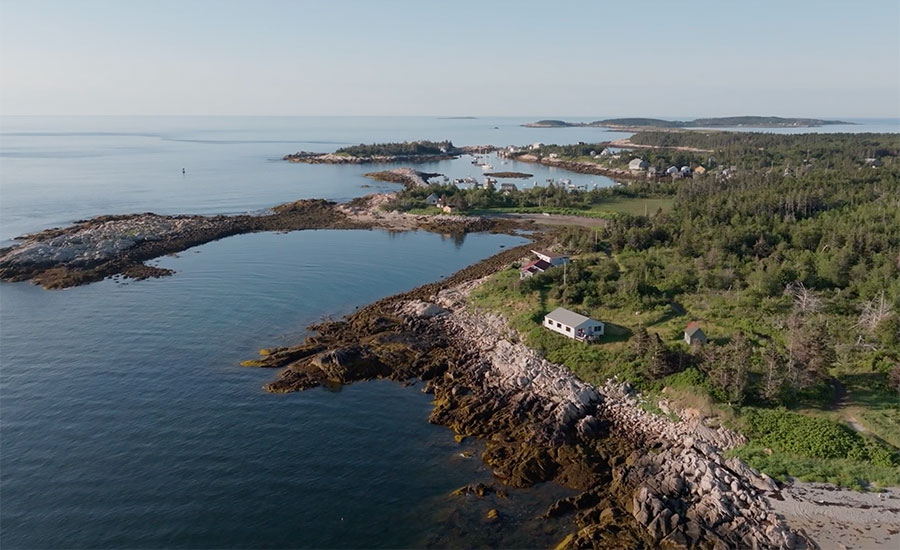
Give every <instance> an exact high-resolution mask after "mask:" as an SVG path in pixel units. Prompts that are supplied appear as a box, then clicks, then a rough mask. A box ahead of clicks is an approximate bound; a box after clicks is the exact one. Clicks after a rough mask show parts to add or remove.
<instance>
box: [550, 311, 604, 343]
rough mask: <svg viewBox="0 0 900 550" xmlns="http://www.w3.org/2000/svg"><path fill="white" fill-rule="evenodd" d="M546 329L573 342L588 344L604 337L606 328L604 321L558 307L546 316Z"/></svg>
mask: <svg viewBox="0 0 900 550" xmlns="http://www.w3.org/2000/svg"><path fill="white" fill-rule="evenodd" d="M544 328H548V329H550V330H552V331H553V332H558V333H559V334H562V335H563V336H568V337H569V338H572V339H573V340H580V341H582V342H588V341H591V340H596V339H597V338H599V337H600V336H603V332H604V330H605V328H606V327H605V325H604V324H603V322H602V321H596V320H594V319H591V318H590V317H585V316H584V315H581V314H578V313H575V312H574V311H569V310H568V309H566V308H563V307H558V308H556V309H554V310H553V311H551V312H550V313H548V314H547V315H545V316H544Z"/></svg>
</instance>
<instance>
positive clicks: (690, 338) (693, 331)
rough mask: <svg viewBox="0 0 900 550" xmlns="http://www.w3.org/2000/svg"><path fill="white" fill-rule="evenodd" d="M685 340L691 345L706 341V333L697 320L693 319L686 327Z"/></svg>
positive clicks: (701, 343) (698, 344)
mask: <svg viewBox="0 0 900 550" xmlns="http://www.w3.org/2000/svg"><path fill="white" fill-rule="evenodd" d="M684 341H685V342H686V343H687V344H688V345H689V346H694V345H697V346H700V345H703V344H705V343H706V334H704V333H703V330H701V329H700V325H698V324H697V322H696V321H691V322H690V323H688V326H687V327H686V328H685V329H684Z"/></svg>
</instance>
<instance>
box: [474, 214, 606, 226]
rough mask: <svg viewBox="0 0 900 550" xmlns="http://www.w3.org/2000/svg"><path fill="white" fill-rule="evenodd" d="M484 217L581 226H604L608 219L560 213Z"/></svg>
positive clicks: (491, 215)
mask: <svg viewBox="0 0 900 550" xmlns="http://www.w3.org/2000/svg"><path fill="white" fill-rule="evenodd" d="M484 217H486V218H500V219H507V220H516V221H532V222H534V223H539V224H541V225H579V226H581V227H606V226H607V225H608V224H609V220H604V219H603V218H588V217H584V216H564V215H562V214H549V215H547V214H486V215H485V216H484Z"/></svg>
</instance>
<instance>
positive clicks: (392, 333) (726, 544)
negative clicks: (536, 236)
mask: <svg viewBox="0 0 900 550" xmlns="http://www.w3.org/2000/svg"><path fill="white" fill-rule="evenodd" d="M532 246H533V245H532ZM528 248H529V247H527V246H523V247H518V248H515V249H511V250H508V251H506V252H503V253H501V254H499V255H497V256H494V257H492V258H490V259H488V260H486V261H485V262H481V263H479V264H475V265H474V266H470V267H468V268H466V269H464V270H462V271H460V272H458V273H456V274H454V275H453V276H451V277H450V278H448V279H446V280H444V281H441V282H438V283H432V284H429V285H424V286H422V287H419V288H417V289H414V290H412V291H410V292H407V293H403V294H400V295H397V296H393V297H390V298H386V299H384V300H380V301H379V302H376V303H374V304H371V305H369V306H366V307H365V308H362V309H360V310H358V311H357V312H355V313H354V314H352V315H349V316H348V317H347V318H345V319H343V320H341V321H336V322H328V323H323V324H320V325H316V326H314V327H311V328H313V329H314V330H315V334H313V335H311V336H309V337H308V338H307V339H306V341H305V342H304V343H302V344H300V345H298V346H294V347H287V348H275V349H267V350H261V352H260V354H261V357H260V359H255V360H250V361H247V362H245V363H244V365H245V366H257V367H276V368H282V369H283V370H282V371H281V372H280V373H279V375H278V376H277V378H276V379H275V380H274V381H273V382H271V383H269V384H267V385H266V386H265V389H266V390H267V391H270V392H277V393H281V392H291V391H302V390H305V389H308V388H311V387H315V386H318V385H327V384H347V383H351V382H353V381H357V380H366V379H373V378H388V379H391V380H395V381H397V382H401V383H406V382H410V381H422V382H424V384H425V386H424V391H426V392H429V393H432V394H433V395H434V410H433V412H432V414H431V416H430V421H431V422H433V423H437V424H441V425H444V426H448V427H449V428H451V429H452V430H453V431H454V432H455V433H456V436H457V438H458V439H462V438H465V437H477V438H479V439H481V440H483V441H484V442H485V446H486V447H485V451H484V453H483V455H482V459H483V460H484V461H485V463H486V464H487V465H489V466H490V467H491V469H492V471H493V474H494V477H495V478H497V479H498V480H499V481H500V482H501V483H503V484H505V485H508V486H511V487H529V486H532V485H534V484H536V483H541V482H545V481H556V482H558V483H560V484H562V485H564V486H567V487H570V488H573V489H576V490H578V491H580V493H579V494H578V495H576V496H574V497H571V498H567V499H563V500H561V501H559V502H557V503H556V504H554V505H553V506H551V507H550V508H549V509H548V510H547V517H559V516H563V515H571V516H572V518H573V521H574V524H575V528H574V531H573V532H572V533H571V534H570V535H569V536H568V537H567V538H566V539H565V540H564V541H562V542H561V543H560V546H559V547H560V548H591V547H593V548H814V547H815V544H814V543H813V542H812V541H811V540H810V539H809V538H808V536H807V535H806V534H805V533H803V532H800V531H796V530H794V529H791V528H790V527H789V526H788V525H787V524H786V523H785V521H784V520H783V519H782V518H781V517H780V516H778V515H777V514H776V513H774V512H773V511H772V509H771V507H770V506H769V504H768V501H767V500H766V497H765V496H766V494H769V493H774V492H777V491H778V486H777V485H776V484H775V483H774V482H773V481H772V480H771V479H769V478H768V477H767V476H765V475H761V474H759V473H757V472H755V471H753V470H752V469H750V468H748V467H747V466H746V465H744V464H743V463H741V462H740V461H739V460H737V459H725V458H724V457H723V455H722V452H723V450H724V449H726V448H728V447H730V446H732V445H735V444H737V443H740V437H739V436H737V435H736V434H733V433H730V432H728V431H726V430H724V429H716V430H713V429H711V428H707V427H705V426H702V425H700V424H698V423H696V422H694V423H690V422H679V423H672V422H671V421H669V420H667V419H665V418H663V417H659V416H654V415H651V414H650V413H647V412H645V411H643V410H642V409H641V408H640V406H639V403H638V399H637V397H636V396H635V395H633V393H632V392H631V390H630V389H629V388H628V386H626V385H623V384H619V383H616V382H614V381H610V382H609V383H607V384H606V385H605V386H603V387H601V388H595V387H593V386H591V385H589V384H586V383H584V382H582V381H580V380H578V379H577V378H576V377H575V376H574V375H573V374H572V373H571V372H570V371H569V370H568V369H566V368H565V367H562V366H559V365H554V364H551V363H549V362H548V361H546V360H544V359H543V358H541V357H540V356H539V355H538V354H537V353H535V352H534V351H533V350H531V349H529V348H527V347H526V346H524V345H523V344H521V343H520V342H519V338H518V335H517V334H516V333H515V332H514V331H512V330H511V329H510V328H509V326H508V325H507V324H506V322H505V320H504V319H502V318H501V317H499V316H497V315H493V314H489V313H483V312H478V311H472V310H471V309H470V308H469V307H468V306H467V304H466V298H467V295H468V293H469V292H470V291H471V289H472V288H474V287H475V286H477V285H478V284H480V282H481V281H482V280H483V277H485V276H487V275H489V274H490V273H492V272H495V271H497V270H498V269H502V268H503V267H505V266H507V265H509V264H510V263H511V262H513V261H515V260H518V259H520V258H521V257H522V256H525V255H526V254H527V249H528ZM490 490H491V489H490V488H484V487H482V488H481V491H479V488H478V487H470V488H463V489H461V490H460V491H459V492H458V493H459V495H460V498H479V497H478V495H479V492H480V493H481V494H484V493H485V492H486V491H490ZM501 490H502V489H501Z"/></svg>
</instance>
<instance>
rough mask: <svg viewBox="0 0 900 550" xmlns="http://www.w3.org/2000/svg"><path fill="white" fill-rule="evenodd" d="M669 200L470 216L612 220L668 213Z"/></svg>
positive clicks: (633, 200) (487, 210)
mask: <svg viewBox="0 0 900 550" xmlns="http://www.w3.org/2000/svg"><path fill="white" fill-rule="evenodd" d="M672 203H673V200H672V199H670V198H647V199H640V198H625V197H623V198H611V199H607V200H604V201H603V202H602V203H600V204H594V205H591V206H589V207H583V208H575V207H557V206H520V207H514V206H512V207H502V208H484V209H477V210H476V209H473V210H471V211H469V213H470V214H542V213H547V214H559V215H563V216H583V217H586V218H604V219H612V218H615V217H616V216H617V215H619V214H631V215H635V216H643V215H644V214H645V213H646V214H648V215H653V214H655V213H656V212H657V210H660V209H661V210H662V211H663V212H668V211H670V210H671V209H672Z"/></svg>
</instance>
